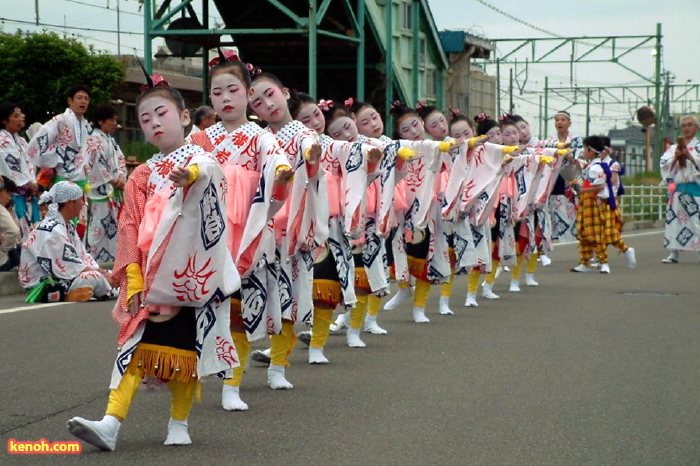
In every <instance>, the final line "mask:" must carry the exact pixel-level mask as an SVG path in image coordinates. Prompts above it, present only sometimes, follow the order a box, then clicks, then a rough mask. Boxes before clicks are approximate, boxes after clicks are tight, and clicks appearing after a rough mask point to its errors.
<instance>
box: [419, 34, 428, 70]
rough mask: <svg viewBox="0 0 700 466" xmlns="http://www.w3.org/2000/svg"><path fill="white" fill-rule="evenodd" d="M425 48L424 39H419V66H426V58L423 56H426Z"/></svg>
mask: <svg viewBox="0 0 700 466" xmlns="http://www.w3.org/2000/svg"><path fill="white" fill-rule="evenodd" d="M425 47H426V45H425V37H421V38H420V39H419V46H418V64H419V65H420V66H425V65H426V63H425V58H426V56H425V55H426V54H425Z"/></svg>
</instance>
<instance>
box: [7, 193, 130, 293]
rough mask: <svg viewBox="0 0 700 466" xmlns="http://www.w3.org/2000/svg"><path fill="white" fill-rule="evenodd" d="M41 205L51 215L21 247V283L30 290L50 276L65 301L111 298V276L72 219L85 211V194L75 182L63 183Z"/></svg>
mask: <svg viewBox="0 0 700 466" xmlns="http://www.w3.org/2000/svg"><path fill="white" fill-rule="evenodd" d="M39 203H40V204H44V203H51V206H50V207H49V212H48V214H47V215H46V217H45V218H44V220H42V221H41V222H40V223H39V224H38V225H37V226H36V228H34V229H33V230H32V231H31V233H30V234H29V237H28V238H27V240H26V241H25V242H24V244H22V255H21V259H20V267H19V280H20V283H21V285H22V287H24V288H25V289H27V290H30V289H31V288H33V287H35V286H37V285H39V284H40V283H41V282H42V280H44V279H45V278H47V277H50V278H52V279H53V280H54V282H55V283H56V284H57V285H58V286H59V287H60V288H61V291H62V292H63V301H87V300H89V299H90V298H91V297H93V296H94V297H95V298H98V299H103V298H111V297H113V296H115V295H116V293H115V292H114V291H115V290H114V289H113V287H112V274H111V273H110V272H109V271H107V270H104V269H102V268H101V267H100V266H99V265H97V262H95V260H94V259H93V258H92V256H90V254H88V253H87V251H85V248H84V246H83V243H82V242H81V241H80V238H79V237H78V234H77V233H76V231H75V226H74V225H73V222H72V221H71V220H73V219H74V218H76V217H77V216H78V215H79V214H80V210H81V209H82V208H83V203H84V201H83V191H82V189H81V188H80V187H79V186H78V185H76V184H75V183H72V182H69V181H60V182H58V183H56V184H55V185H54V186H53V187H52V188H51V190H49V191H47V192H45V193H44V194H42V196H41V199H40V200H39Z"/></svg>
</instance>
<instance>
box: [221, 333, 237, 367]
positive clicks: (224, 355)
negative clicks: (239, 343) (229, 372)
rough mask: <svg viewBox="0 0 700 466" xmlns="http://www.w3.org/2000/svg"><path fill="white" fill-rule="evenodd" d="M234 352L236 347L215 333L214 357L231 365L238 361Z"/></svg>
mask: <svg viewBox="0 0 700 466" xmlns="http://www.w3.org/2000/svg"><path fill="white" fill-rule="evenodd" d="M235 354H236V348H235V347H234V346H233V345H232V344H231V343H229V342H228V341H226V340H225V339H223V338H221V337H220V336H218V335H217V337H216V359H218V360H219V361H222V360H223V361H225V362H226V363H227V364H228V365H229V367H233V365H234V364H237V363H238V359H236V356H235Z"/></svg>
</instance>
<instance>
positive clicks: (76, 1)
mask: <svg viewBox="0 0 700 466" xmlns="http://www.w3.org/2000/svg"><path fill="white" fill-rule="evenodd" d="M63 1H64V2H68V3H75V4H77V5H83V6H91V7H93V8H99V9H101V10H109V11H114V12H115V13H116V12H117V9H116V8H110V7H107V6H100V5H94V4H92V3H85V2H79V1H78V0H63ZM119 14H122V15H133V16H138V17H140V18H143V15H142V14H141V13H134V12H133V11H124V10H122V9H119Z"/></svg>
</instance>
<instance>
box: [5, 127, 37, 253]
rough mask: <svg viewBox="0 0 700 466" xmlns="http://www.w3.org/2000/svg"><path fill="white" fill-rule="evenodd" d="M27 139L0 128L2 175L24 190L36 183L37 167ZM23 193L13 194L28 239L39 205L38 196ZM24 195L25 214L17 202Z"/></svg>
mask: <svg viewBox="0 0 700 466" xmlns="http://www.w3.org/2000/svg"><path fill="white" fill-rule="evenodd" d="M27 147H28V146H27V141H25V139H24V138H23V137H22V136H20V135H19V134H10V133H9V131H7V130H5V129H0V175H3V176H5V177H7V178H9V179H11V180H12V181H14V182H15V184H16V185H17V186H18V187H19V188H20V189H21V190H22V191H25V190H26V187H27V185H28V184H30V183H36V169H35V168H34V165H32V164H31V163H29V159H28V157H27ZM22 194H23V196H22V195H13V199H14V201H15V206H16V207H15V211H16V213H19V214H20V215H18V220H19V226H20V231H21V232H22V239H23V240H25V239H27V235H29V230H30V229H31V226H32V223H33V222H32V213H33V210H34V209H37V208H38V206H36V205H34V204H35V203H36V197H34V196H31V194H30V193H22ZM21 197H23V198H24V199H23V201H24V202H23V205H24V209H22V210H23V211H24V212H25V214H24V215H21V210H20V209H18V208H17V207H18V206H17V205H16V204H17V202H19V201H20V199H21Z"/></svg>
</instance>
